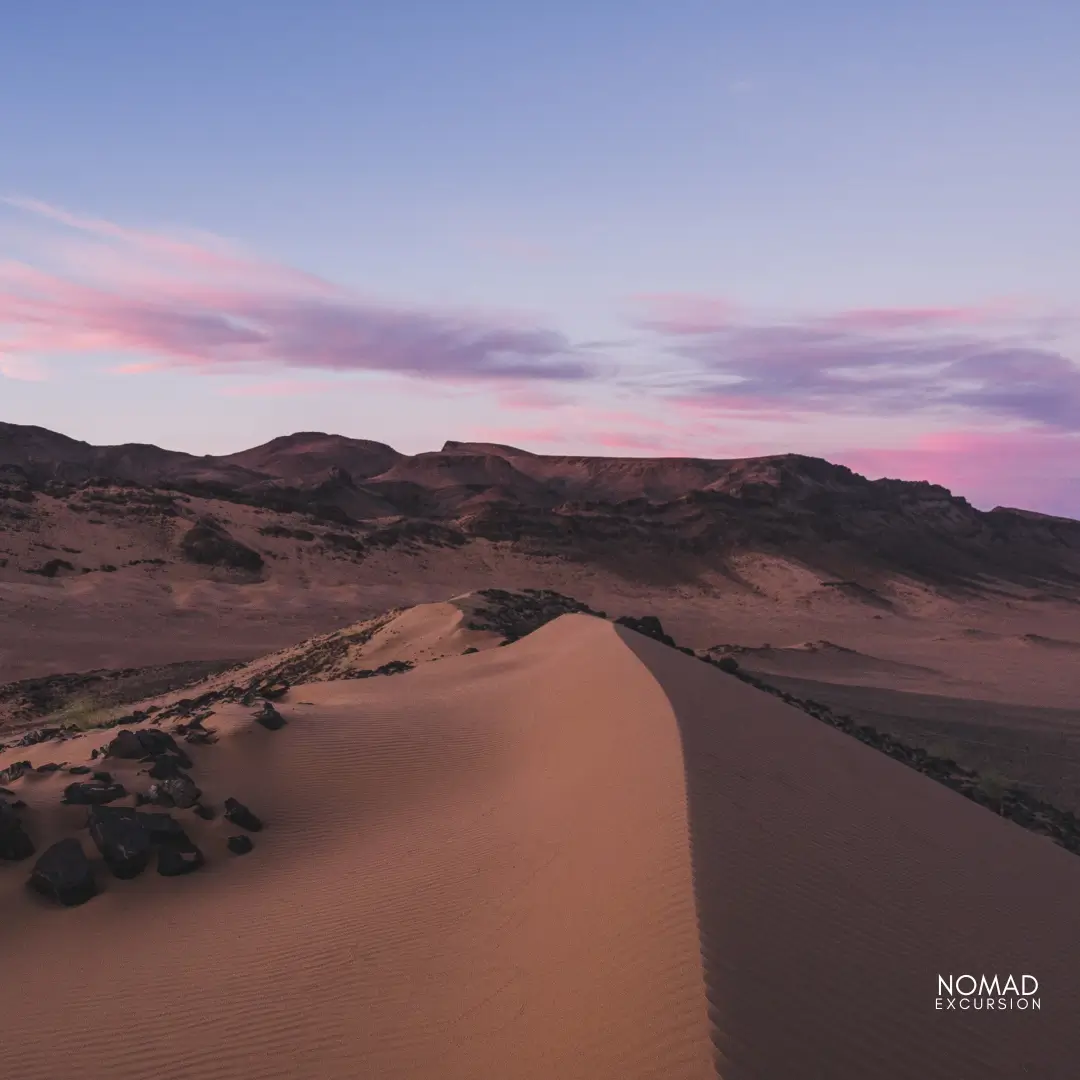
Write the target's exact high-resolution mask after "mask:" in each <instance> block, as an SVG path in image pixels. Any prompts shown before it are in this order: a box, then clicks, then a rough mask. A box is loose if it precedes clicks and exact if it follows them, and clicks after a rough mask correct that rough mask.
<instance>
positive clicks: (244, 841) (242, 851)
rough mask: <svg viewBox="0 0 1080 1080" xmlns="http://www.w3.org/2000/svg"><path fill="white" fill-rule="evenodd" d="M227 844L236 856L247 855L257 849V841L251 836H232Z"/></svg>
mask: <svg viewBox="0 0 1080 1080" xmlns="http://www.w3.org/2000/svg"><path fill="white" fill-rule="evenodd" d="M225 843H226V844H227V845H228V848H229V850H230V851H231V852H232V853H233V854H234V855H246V854H247V853H248V852H249V851H251V850H252V848H254V847H255V841H254V840H252V839H251V837H250V836H230V837H229V839H228V840H226V841H225Z"/></svg>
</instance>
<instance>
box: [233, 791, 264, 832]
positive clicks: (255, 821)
mask: <svg viewBox="0 0 1080 1080" xmlns="http://www.w3.org/2000/svg"><path fill="white" fill-rule="evenodd" d="M225 817H226V818H227V819H228V820H229V821H231V822H232V823H233V824H234V825H239V826H240V828H241V829H247V830H248V832H259V831H260V830H261V829H262V827H263V823H262V822H261V821H260V820H259V818H257V817H256V816H255V815H254V814H253V813H252V812H251V811H250V810H249V809H248V808H247V807H246V806H245V805H244V804H243V803H242V802H239V801H238V800H236V799H231V798H230V799H226V800H225Z"/></svg>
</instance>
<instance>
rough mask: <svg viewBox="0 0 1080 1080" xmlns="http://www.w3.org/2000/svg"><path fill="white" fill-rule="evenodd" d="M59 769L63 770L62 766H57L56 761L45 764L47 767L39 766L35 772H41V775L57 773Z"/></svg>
mask: <svg viewBox="0 0 1080 1080" xmlns="http://www.w3.org/2000/svg"><path fill="white" fill-rule="evenodd" d="M59 768H61V766H60V765H58V764H57V763H56V762H55V761H50V762H48V763H47V764H45V765H39V766H38V767H37V768H36V769H35V770H34V772H39V773H54V772H56V771H57V770H58V769H59Z"/></svg>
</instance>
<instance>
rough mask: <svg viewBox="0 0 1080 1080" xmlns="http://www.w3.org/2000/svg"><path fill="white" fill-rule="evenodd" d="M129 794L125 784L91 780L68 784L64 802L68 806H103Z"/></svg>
mask: <svg viewBox="0 0 1080 1080" xmlns="http://www.w3.org/2000/svg"><path fill="white" fill-rule="evenodd" d="M125 795H127V789H126V788H125V787H124V785H123V784H103V783H101V782H100V781H97V780H95V781H91V782H89V783H83V784H68V786H67V787H66V788H64V798H63V800H62V801H63V802H64V803H66V804H67V805H68V806H102V805H104V804H105V803H111V802H116V800H117V799H122V798H123V797H124V796H125Z"/></svg>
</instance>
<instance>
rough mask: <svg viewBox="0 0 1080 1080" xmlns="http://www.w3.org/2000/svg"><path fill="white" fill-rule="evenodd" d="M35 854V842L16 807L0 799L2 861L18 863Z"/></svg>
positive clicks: (0, 854)
mask: <svg viewBox="0 0 1080 1080" xmlns="http://www.w3.org/2000/svg"><path fill="white" fill-rule="evenodd" d="M33 854H34V842H33V840H31V839H30V837H29V836H28V835H27V832H26V829H25V828H24V827H23V823H22V819H21V818H20V817H19V815H18V813H17V811H16V808H15V806H13V805H12V804H10V803H7V802H4V801H3V800H2V799H0V859H6V860H8V861H10V862H18V861H19V860H20V859H28V858H29V857H30V856H31V855H33Z"/></svg>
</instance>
